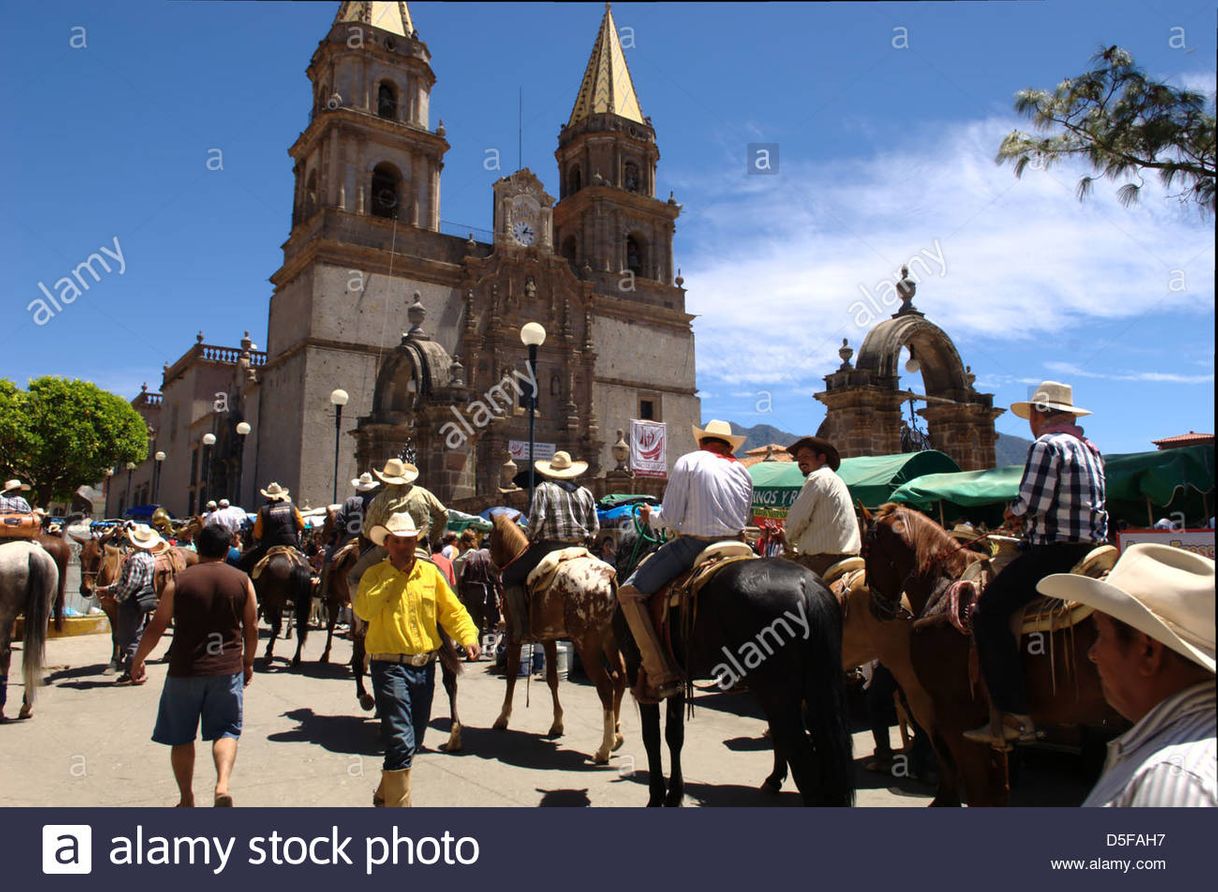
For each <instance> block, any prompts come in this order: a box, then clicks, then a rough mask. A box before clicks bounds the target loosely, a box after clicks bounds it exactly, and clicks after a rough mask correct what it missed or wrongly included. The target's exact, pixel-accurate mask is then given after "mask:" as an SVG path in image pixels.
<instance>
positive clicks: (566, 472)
mask: <svg viewBox="0 0 1218 892" xmlns="http://www.w3.org/2000/svg"><path fill="white" fill-rule="evenodd" d="M533 467H534V468H536V469H537V473H538V474H541V475H542V476H543V477H553V478H554V479H555V480H571V479H573V478H575V477H578V476H579V475H580V474H582V473H584V471H586V470H588V463H587V462H586V461H571V453H569V452H563V451H562V450H559V451H558V452H555V453H554V457H553V458H552V459H550V460H549V461H546V460H545V459H544V458H540V459H538V460H537V461H535V462H533Z"/></svg>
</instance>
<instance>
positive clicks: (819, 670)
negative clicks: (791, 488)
mask: <svg viewBox="0 0 1218 892" xmlns="http://www.w3.org/2000/svg"><path fill="white" fill-rule="evenodd" d="M820 588H822V587H821V586H819V585H816V586H813V585H811V580H810V579H809V580H807V581H806V582H805V588H804V591H803V599H804V605H805V609H806V611H807V617H808V637H807V639H806V640H805V642H804V673H805V674H804V702H805V703H806V704H807V723H808V730H809V731H811V732H812V745H813V747H814V748H815V750H816V757H817V759H816V761H817V769H818V771H819V773H820V778H819V781H820V784H819V786H820V793H821V796H822V797H823V801H824V804H825V805H839V806H847V805H853V804H854V755H853V742H852V740H851V737H850V728H849V726H848V724H847V721H848V709H847V705H846V685H845V677H844V673H843V672H842V655H841V654H842V635H841V619H840V615H839V611H838V610H837V609H836V607H837V602H836V599H835V598H833V597H832V596H822V594H821V592H820V591H818V589H820Z"/></svg>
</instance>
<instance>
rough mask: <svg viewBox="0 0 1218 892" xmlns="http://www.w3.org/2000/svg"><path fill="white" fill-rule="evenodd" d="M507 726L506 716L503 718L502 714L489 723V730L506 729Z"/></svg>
mask: <svg viewBox="0 0 1218 892" xmlns="http://www.w3.org/2000/svg"><path fill="white" fill-rule="evenodd" d="M507 726H508V720H507V719H506V718H504V717H503V716H499V718H497V719H495V724H493V725H491V730H493V731H506V730H507Z"/></svg>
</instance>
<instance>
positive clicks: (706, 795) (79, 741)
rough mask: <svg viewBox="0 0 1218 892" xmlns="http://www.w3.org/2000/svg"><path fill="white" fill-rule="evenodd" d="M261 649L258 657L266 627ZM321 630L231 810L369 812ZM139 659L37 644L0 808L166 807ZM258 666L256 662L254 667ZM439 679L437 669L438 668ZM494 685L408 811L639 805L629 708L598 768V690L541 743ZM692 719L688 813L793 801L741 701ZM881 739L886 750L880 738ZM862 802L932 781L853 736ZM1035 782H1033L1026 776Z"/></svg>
mask: <svg viewBox="0 0 1218 892" xmlns="http://www.w3.org/2000/svg"><path fill="white" fill-rule="evenodd" d="M263 635H264V637H263V640H262V642H261V645H260V651H259V652H260V653H261V652H262V650H263V649H265V645H266V638H265V635H266V631H265V630H264V631H263ZM324 640H325V635H324V632H323V633H319V632H316V631H314V632H312V633H311V634H310V636H309V640H308V643H307V644H306V647H305V658H306V662H305V664H304V665H303V666H302V667H301V670H300V671H293V670H291V669H290V668H289V667H288V664H287V662H286V660H282V659H281V658H280V655H281V654H282V655H286V656H290V655H291V654H292V652H293V650H294V647H295V641H294V640H292V641H288V640H281V641H279V642H278V643H277V645H276V651H277V655H276V663H275V668H274V669H273V670H272V671H270V672H265V671H259V672H258V673H257V675H256V677H255V679H254V682H253V684H252V685H251V686H250V687H249V688H248V689H247V691H246V701H245V703H246V709H245V730H244V733H243V735H242V738H241V744H240V750H239V753H238V757H237V765H236V769H235V772H234V776H233V783H232V790H233V795H234V798H235V800H236V804H237V805H239V806H359V807H362V806H367V805H368V804H369V798H370V793H371V790H372V788H373V787H374V786H375V784H376V780H377V778H378V777H379V770H380V761H381V760H380V751H381V750H380V743H379V740H378V727H379V725H378V723H377V722H376V721H375V720H374V719H373V717H372V715H371V714H370V713H364V712H362V711H361V710H360V708H359V705H358V703H357V702H356V699H355V686H354V683H353V681H352V679H351V676H350V671H349V670H348V668H347V667H346V665H345V663H346V661H347V660H348V659H349V657H350V653H351V650H350V647H351V645H350V643H349V642H348V641H346V640H339V639H336V640H335V644H334V653H333V657H334V659H335V660H336V661H337V662H335V663H332V664H331V665H328V666H323V665H320V664H318V663H317V662H316V660H317V658H318V657H319V656H320V654H321V651H322V648H323V646H324ZM168 641H169V638H168V637H166V638H165V639H164V640H163V642H162V644H161V645H160V646H159V647H158V649H157V651H156V652H155V653H154V656H153V661H151V662H150V663H149V665H148V676H149V681H148V683H147V684H145V685H143V686H140V687H115V686H114V684H113V676H103V675H102V674H101V673H102V670H103V669H104V668H105V661H106V657H107V654H108V648H109V636H108V635H90V636H81V637H75V638H63V639H55V640H52V641H50V642H49V643H48V647H47V662H48V666H49V667H50V668H49V672H48V677H49V680H50V683H49V685H48V686H46V687H44V688H42V690H41V691H40V692H39V699H38V705H37V709H36V712H35V715H34V717H33V718H32V719H30V720H28V721H23V722H16V721H10V722H8V723H7V724H5V725H2V726H0V805H5V806H129V805H134V806H158V805H172V804H173V803H174V802H175V801H176V800H177V789H176V786H175V785H174V783H173V778H172V775H171V773H170V768H169V751H168V748H166V747H163V746H161V745H159V744H156V743H153V742H152V741H151V740H150V739H149V736H150V734H151V732H152V725H153V721H154V719H155V716H156V707H157V700H158V697H159V696H160V691H161V683H162V681H163V680H164V677H165V671H166V664H164V663H162V662H160V661H159V656H160V655H161V654H162V653H163V652H164V650H165V648H166V646H167V645H168ZM20 660H21V651H20V645H15V647H14V652H13V671H12V673H11V675H10V680H9V681H10V684H9V691H8V709H7V714H8V715H9V716H10V717H11V716H14V715H16V713H17V710H18V708H19V706H20V702H21V695H22V689H21V685H20V678H21V675H20V671H19V666H20ZM259 665H260V666H261V660H260V661H259ZM437 676H438V672H437ZM503 688H504V684H503V679H502V677H501V676H499V675H496V674H493V672H492V666H491V664H490V663H489V662H483V663H471V664H466V672H465V673H464V674H463V676H462V678H461V684H460V700H459V710H460V714H461V717H462V720H463V722H464V724H465V732H464V751H463V752H461V753H459V754H448V753H442V752H438V751H435V750H429V751H428V752H426V753H424V754H422V755H421V756H419V757H418V758H417V759H416V762H415V769H416V770H415V773H414V804H415V805H416V806H441V805H442V806H538V805H567V806H587V805H593V806H640V805H643V804H645V802H646V800H647V787H646V756H645V754H644V752H643V749H642V745H641V742H640V733H639V715H638V710H637V708H636V707H635V705H634V703H633V701H632V700H631V699H630V697H629V696H627V698H626V700H625V702H624V704H623V711H622V712H623V714H622V728H623V732H624V734H625V737H626V742H625V745H624V746H623V747H622V748H621V749H620V750H619V751H618V752H617V753H615V754H614V755H613V759H612V761H611V763H610V765H608V766H596V765H593V764H592V763H591V762H590V760H589V756H590V755H591V753H592V752H593V751H594V750H595V748H596V746H597V743H598V742H599V738H600V706H599V700H598V699H597V697H596V693H595V690H594V689H593V688H592V687H591V686H590V685H588V684H586V683H582V682H581V681H575V680H573V681H564V682H563V683H562V685H561V687H560V696H561V699H562V703H563V707H564V711H565V716H564V723H565V731H566V733H565V735H564V736H563V737H562V738H560V739H557V740H547V739H545V738H544V737H543V735H544V734H545V732H546V731H547V730H548V728H549V726H550V720H551V710H550V697H549V692H548V689H547V688H546V686H545V684H544V681H542V680H540V679H539V678H534V679H533V680H532V683H531V691H530V694H531V696H530V701H531V702H530V705H528V706H526V705H525V691H526V685H525V680H524V679H521V680H520V682H519V683H518V684H517V687H516V702H515V708H514V711H513V715H512V726H511V729H510V730H508V731H493V730H491V729H490V725H491V723H492V722H493V721H494V720H495V717H496V716H497V715H498V712H499V706H500V704H501V702H502V698H503ZM436 694H437V696H436V701H435V705H434V708H433V710H432V723H431V728H430V730H429V732H428V737H427V740H426V743H427V744H428V745H429V746H430V747H437V746H439V745H440V744H441V743H443V742H444V741H445V740H446V739H447V736H448V735H447V729H448V726H449V718H448V702H447V698H446V697H445V696H444V692H443V689H442V687H441V686H440V685H439V683H438V677H437V690H436ZM694 705H695V708H696V714H695V717H694V718H693V719H692V721H690V722H688V723H687V731H686V745H685V750H684V756H683V761H684V767H685V778H686V804H687V805H691V806H697V805H705V806H725V805H731V806H773V805H778V806H790V805H799V804H800V802H801V800H800V797H799V795H798V793H797V792H796V790H795V786H794V783H793V782H792V781H791V780H790V779H788V780H787V782H786V784H785V786H784V787H783V791H782V793H781V794H780V795H779V796H777V797H775V796H768V795H766V794H764V793H762V792H760V791H759V790H758V786H759V785H760V783H761V781H762V780H763V779H764V778H765V777H766V775H767V774H768V773H769V771H770V767H771V759H772V756H771V750H770V747H769V742H768V740H766V739H764V738H763V736H762V735H763V732H764V730H765V722H764V721H763V720H762V719H761V717H760V713H759V711H758V709H757V707H756V706H755V704H754V703H753V702H752V701H751V699H750V698H749V696H748V695H747V694H736V695H725V694H720V693H701V692H700V693H698V694H697V695H696V696H695V701H694ZM893 740H894V744H895V743H898V741H897V737H896V731H895V729H894V731H893ZM854 747H855V755H856V757H857V761H856V768H857V772H858V779H859V791H858V805H859V806H864V807H866V806H871V807H875V806H889V807H891V806H924V805H926V804H927V803H928V802H929V801H930V798H931V796H932V795H933V790H931V789H930V788H929V787H927V786H925V785H923V784H920V783H918V782H916V781H913V780H909V779H894V778H892V777H887V776H879V775H874V774H869V773H867V772H865V771H863V770H862V767H861V766H862V764H863V762H864V761H865V757H867V756H869V755H870V754H871V752H872V740H871V735H870V733H869V732H867V731H866V730H863V729H861V728H860V729H859V730H858V731H857V733H855V735H854ZM1041 761H1042V762H1044V763H1045V764H1044V765H1043V766H1038V770H1037V771H1036V772H1027V774H1028V777H1026V778H1024V779H1022V780H1021V784H1023V783H1024V782H1025V781H1026V784H1027V785H1028V786H1029V787H1030V788H1033V789H1034V790H1035V791H1036V796H1035V801H1037V802H1039V803H1043V804H1055V803H1059V802H1060V803H1062V804H1066V803H1071V802H1077V801H1079V800H1080V799H1081V798H1082V795H1083V794H1084V793H1085V787H1080V784H1079V781H1078V779H1077V775H1078V770H1077V764H1076V763H1077V760H1074V759H1073V758H1072V757H1069V758H1068V757H1065V756H1058V757H1055V758H1053V759H1047V760H1046V759H1041ZM1033 775H1034V776H1033ZM213 780H214V775H213V773H212V768H211V761H210V754H209V750H208V749H207V748H206V747H204V746H203V745H200V746H199V747H198V765H197V769H196V777H195V793H196V797H197V801H199V802H200V803H201V804H202V803H205V802H209V801H210V795H209V794H210V789H211V784H212V782H213Z"/></svg>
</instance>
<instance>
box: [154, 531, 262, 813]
mask: <svg viewBox="0 0 1218 892" xmlns="http://www.w3.org/2000/svg"><path fill="white" fill-rule="evenodd" d="M230 542H231V540H230V537H229V533H228V530H226V529H225V528H224V527H223V526H221V525H219V524H209V525H208V526H206V527H204V528H203V530H202V531H201V532H200V533H199V542H198V547H199V563H198V564H196V565H195V566H193V567H187V568H186V569H185V570H183V571H182V572H181V573H179V574H178V575H177V578H176V579H174V580H173V581H172V582H170V583H169V585H168V586H166V588H165V592H164V594H163V595H162V596H161V603H160V606H159V607H157V611H156V614H155V615H154V616H153V617H152V622H150V623H149V624H148V629H147V631H145V632H144V636H143V638H142V639H141V640H140V645H139V649H138V650H137V651H136V653H135V658H134V660H133V661H132V669H131V671H132V676H133V677H134V678H136V679H139V683H142V682H143V680H144V679H145V678H146V668H145V665H144V662H145V660H147V658H148V656H149V655H150V654H151V653H152V650H153V649H154V648H155V647H156V645H157V643H158V642H159V641H160V640H161V636H162V635H163V634H164V633H165V629H166V627H167V626H168V625H169V622H170V620H172V621H173V628H174V640H173V648H172V650H171V653H170V657H169V672H168V675H167V676H166V678H165V686H164V688H162V690H161V701H160V705H159V706H158V708H157V718H156V726H155V727H154V728H153V731H152V739H153V740H154V741H156V742H157V743H161V744H164V745H166V746H168V747H170V756H169V759H170V764H171V765H172V766H173V776H174V780H176V781H177V784H178V791H179V799H178V805H179V806H180V807H190V806H192V805H194V787H193V783H194V767H195V729H196V728H198V727H199V726H200V724H201V725H202V736H203V739H204V740H208V741H211V744H212V761H213V762H214V764H215V768H216V785H215V790H214V797H215V798H214V800H213V801H214V804H215V805H217V806H231V805H232V804H233V797H232V794H231V793H230V792H229V783H230V780H231V777H232V771H233V765H234V763H235V762H236V759H237V742H238V740H239V739H240V737H241V729H242V722H243V717H244V706H245V688H247V687H248V686H249V684H250V682H252V681H253V680H254V655H255V653H256V651H257V648H258V605H257V600H256V598H255V596H254V584H253V582H252V581H251V580H250V578H249V576H247V575H246V574H245V573H243V572H241V571H240V570H238V569H236V568H234V567H230V566H229V565H228V564H227V563H226V562H225V556H226V555H227V554H228V549H229V545H230Z"/></svg>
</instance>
